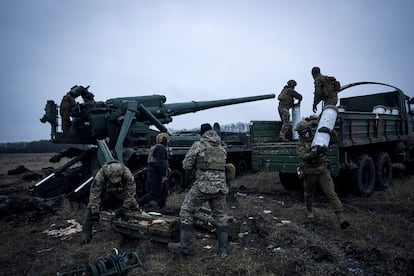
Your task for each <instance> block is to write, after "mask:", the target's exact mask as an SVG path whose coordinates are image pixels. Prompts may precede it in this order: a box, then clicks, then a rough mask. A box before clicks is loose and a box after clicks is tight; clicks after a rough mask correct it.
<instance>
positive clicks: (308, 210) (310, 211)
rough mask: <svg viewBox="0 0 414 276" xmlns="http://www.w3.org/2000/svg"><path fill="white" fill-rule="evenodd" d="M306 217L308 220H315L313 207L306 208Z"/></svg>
mask: <svg viewBox="0 0 414 276" xmlns="http://www.w3.org/2000/svg"><path fill="white" fill-rule="evenodd" d="M306 215H307V217H308V219H313V218H315V214H314V212H313V208H312V207H306Z"/></svg>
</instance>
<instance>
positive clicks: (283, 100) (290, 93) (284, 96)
mask: <svg viewBox="0 0 414 276" xmlns="http://www.w3.org/2000/svg"><path fill="white" fill-rule="evenodd" d="M296 85H297V83H296V81H295V80H289V81H288V82H287V85H285V87H283V89H282V91H281V92H280V94H279V96H278V100H279V107H278V111H279V115H280V119H281V120H282V128H281V129H280V132H279V141H282V142H286V141H288V139H286V133H287V132H288V131H289V128H290V113H289V109H291V108H292V107H293V105H294V99H297V100H298V102H297V103H296V104H298V105H300V102H301V101H302V95H301V94H299V93H298V92H296V91H295V86H296Z"/></svg>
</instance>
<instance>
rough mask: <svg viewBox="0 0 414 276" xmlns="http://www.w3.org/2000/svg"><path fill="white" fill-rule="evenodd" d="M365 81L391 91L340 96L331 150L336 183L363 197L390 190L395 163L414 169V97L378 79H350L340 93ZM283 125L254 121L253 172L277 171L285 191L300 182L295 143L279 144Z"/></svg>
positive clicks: (332, 172)
mask: <svg viewBox="0 0 414 276" xmlns="http://www.w3.org/2000/svg"><path fill="white" fill-rule="evenodd" d="M367 84H371V85H372V84H375V85H376V86H378V85H381V86H387V87H391V88H392V91H389V92H380V93H375V94H369V95H368V94H367V93H360V94H359V95H363V96H355V97H343V98H341V99H340V105H339V107H338V113H337V118H336V122H335V127H334V130H335V131H336V132H337V134H338V136H339V143H338V144H336V145H332V146H330V147H329V149H328V152H327V155H328V158H327V159H328V166H329V168H330V171H331V174H332V176H333V178H334V181H335V183H336V185H337V186H338V185H340V186H342V188H345V189H347V190H349V189H350V188H351V189H352V190H353V191H354V192H355V193H356V194H358V195H360V196H369V195H371V194H372V192H373V191H374V190H375V189H376V188H377V189H386V188H388V187H389V186H390V185H391V181H392V166H393V164H395V163H402V164H404V165H406V166H407V167H409V168H412V166H413V161H414V120H413V118H414V106H413V103H414V101H413V99H412V98H411V99H410V98H409V97H408V96H407V95H405V94H404V93H403V91H402V90H401V89H398V88H396V87H394V86H392V85H388V84H384V83H378V82H358V83H352V84H349V85H346V86H343V87H341V90H340V91H341V93H342V91H343V90H345V89H348V88H350V87H354V86H359V88H362V87H366V86H362V85H367ZM339 95H342V94H339ZM281 124H282V123H281V122H279V121H252V122H251V137H252V167H253V171H271V172H279V177H280V181H281V184H282V185H283V186H284V187H285V188H286V189H288V190H292V189H297V188H299V187H301V186H302V184H301V180H300V179H299V177H298V175H297V169H298V164H299V163H300V159H299V157H298V156H297V154H296V144H297V141H289V142H277V137H279V136H278V133H279V130H280V127H281Z"/></svg>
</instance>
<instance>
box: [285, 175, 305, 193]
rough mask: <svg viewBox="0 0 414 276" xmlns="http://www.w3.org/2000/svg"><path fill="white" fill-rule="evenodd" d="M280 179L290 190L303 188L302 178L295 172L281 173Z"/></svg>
mask: <svg viewBox="0 0 414 276" xmlns="http://www.w3.org/2000/svg"><path fill="white" fill-rule="evenodd" d="M279 179H280V183H281V184H282V186H283V187H284V188H285V189H286V190H288V191H295V190H300V189H301V188H303V184H302V180H300V179H299V177H298V176H297V174H295V173H279Z"/></svg>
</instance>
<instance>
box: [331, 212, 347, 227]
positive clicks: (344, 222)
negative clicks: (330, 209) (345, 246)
mask: <svg viewBox="0 0 414 276" xmlns="http://www.w3.org/2000/svg"><path fill="white" fill-rule="evenodd" d="M335 215H336V218H337V219H338V222H339V226H341V229H346V228H348V227H349V225H351V224H350V223H349V221H347V220H345V218H344V213H342V212H336V213H335Z"/></svg>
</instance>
